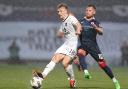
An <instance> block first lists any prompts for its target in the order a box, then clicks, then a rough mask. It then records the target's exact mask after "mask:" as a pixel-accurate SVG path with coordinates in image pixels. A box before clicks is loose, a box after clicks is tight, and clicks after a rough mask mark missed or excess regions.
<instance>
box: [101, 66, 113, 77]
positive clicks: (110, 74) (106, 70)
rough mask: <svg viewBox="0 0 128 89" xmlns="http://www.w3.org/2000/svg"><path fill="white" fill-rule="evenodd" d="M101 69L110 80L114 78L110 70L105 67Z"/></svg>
mask: <svg viewBox="0 0 128 89" xmlns="http://www.w3.org/2000/svg"><path fill="white" fill-rule="evenodd" d="M102 69H103V70H104V71H105V73H106V74H107V75H108V76H109V77H110V78H111V79H112V78H113V77H114V75H113V73H112V71H111V69H110V68H109V67H108V66H106V67H104V68H102Z"/></svg>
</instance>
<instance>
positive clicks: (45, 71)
mask: <svg viewBox="0 0 128 89" xmlns="http://www.w3.org/2000/svg"><path fill="white" fill-rule="evenodd" d="M55 65H56V63H55V62H53V61H50V62H49V64H47V66H46V67H45V69H44V71H43V72H42V75H43V77H44V78H45V77H46V76H47V75H48V73H49V72H50V71H52V70H53V69H54V67H55Z"/></svg>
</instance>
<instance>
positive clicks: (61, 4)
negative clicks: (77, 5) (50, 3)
mask: <svg viewBox="0 0 128 89" xmlns="http://www.w3.org/2000/svg"><path fill="white" fill-rule="evenodd" d="M61 7H64V8H66V9H68V6H67V4H65V3H60V4H58V5H57V9H59V8H61Z"/></svg>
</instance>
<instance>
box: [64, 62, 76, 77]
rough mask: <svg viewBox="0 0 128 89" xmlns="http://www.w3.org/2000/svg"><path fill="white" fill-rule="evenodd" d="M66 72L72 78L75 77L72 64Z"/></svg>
mask: <svg viewBox="0 0 128 89" xmlns="http://www.w3.org/2000/svg"><path fill="white" fill-rule="evenodd" d="M66 73H67V75H68V77H69V78H70V79H75V77H74V71H73V66H72V64H70V65H68V67H67V68H66Z"/></svg>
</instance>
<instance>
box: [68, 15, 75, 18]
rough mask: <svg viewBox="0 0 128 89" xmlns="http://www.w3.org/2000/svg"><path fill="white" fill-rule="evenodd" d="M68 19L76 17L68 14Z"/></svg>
mask: <svg viewBox="0 0 128 89" xmlns="http://www.w3.org/2000/svg"><path fill="white" fill-rule="evenodd" d="M68 18H69V19H74V18H75V19H76V17H75V16H74V15H69V17H68Z"/></svg>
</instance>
